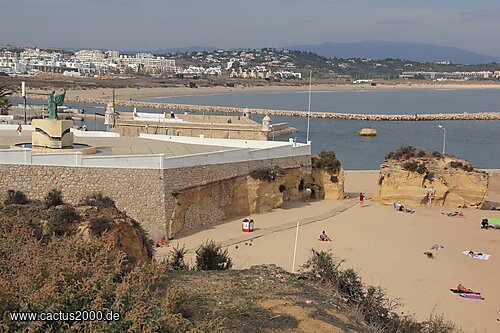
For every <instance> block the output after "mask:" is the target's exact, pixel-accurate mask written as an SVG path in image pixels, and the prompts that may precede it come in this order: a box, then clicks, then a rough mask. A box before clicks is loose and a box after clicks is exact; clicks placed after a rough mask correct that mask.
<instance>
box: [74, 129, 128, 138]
mask: <svg viewBox="0 0 500 333" xmlns="http://www.w3.org/2000/svg"><path fill="white" fill-rule="evenodd" d="M71 133H73V135H74V136H75V137H79V138H119V137H120V134H119V133H113V132H104V131H80V130H78V129H76V128H72V129H71Z"/></svg>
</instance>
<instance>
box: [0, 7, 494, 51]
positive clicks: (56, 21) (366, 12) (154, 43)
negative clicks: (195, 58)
mask: <svg viewBox="0 0 500 333" xmlns="http://www.w3.org/2000/svg"><path fill="white" fill-rule="evenodd" d="M499 35H500V0H343V1H337V0H301V1H299V0H247V1H245V0H209V1H208V0H177V1H170V0H0V44H13V45H24V46H39V47H63V48H100V49H118V50H158V49H163V48H174V47H186V46H193V45H198V46H200V45H201V46H211V47H217V48H246V47H248V48H260V47H283V46H287V45H295V44H316V43H324V42H359V41H373V40H384V41H405V42H420V43H430V44H437V45H447V46H455V47H459V48H463V49H467V50H471V51H475V52H479V53H484V54H489V55H494V56H500V37H498V36H499Z"/></svg>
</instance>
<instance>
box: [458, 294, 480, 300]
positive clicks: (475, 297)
mask: <svg viewBox="0 0 500 333" xmlns="http://www.w3.org/2000/svg"><path fill="white" fill-rule="evenodd" d="M459 295H460V297H463V298H468V299H475V300H480V301H484V297H483V296H481V295H474V294H459Z"/></svg>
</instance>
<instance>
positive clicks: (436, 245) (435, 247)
mask: <svg viewBox="0 0 500 333" xmlns="http://www.w3.org/2000/svg"><path fill="white" fill-rule="evenodd" d="M439 249H444V246H443V245H439V244H434V245H432V246H431V251H432V250H436V251H438V250H439Z"/></svg>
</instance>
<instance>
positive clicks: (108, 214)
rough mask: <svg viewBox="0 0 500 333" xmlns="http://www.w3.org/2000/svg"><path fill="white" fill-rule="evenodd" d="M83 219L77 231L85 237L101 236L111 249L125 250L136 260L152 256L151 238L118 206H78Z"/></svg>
mask: <svg viewBox="0 0 500 333" xmlns="http://www.w3.org/2000/svg"><path fill="white" fill-rule="evenodd" d="M78 211H79V212H80V215H81V216H82V217H83V221H82V222H81V223H79V225H78V227H77V233H78V234H80V235H82V237H83V238H89V237H99V238H100V239H101V241H102V242H103V243H104V244H105V246H106V247H107V249H108V250H109V251H114V250H119V251H123V252H125V254H127V256H128V257H129V258H133V259H134V260H148V259H149V258H151V257H152V252H151V250H150V245H149V244H148V242H149V240H148V238H147V237H146V235H145V233H144V231H143V229H142V228H141V227H140V226H139V224H138V223H137V222H136V221H135V220H134V219H132V218H130V217H129V216H127V215H126V214H125V213H123V212H120V211H118V210H117V209H116V208H114V207H113V208H104V209H103V208H99V207H86V206H84V207H78Z"/></svg>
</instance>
